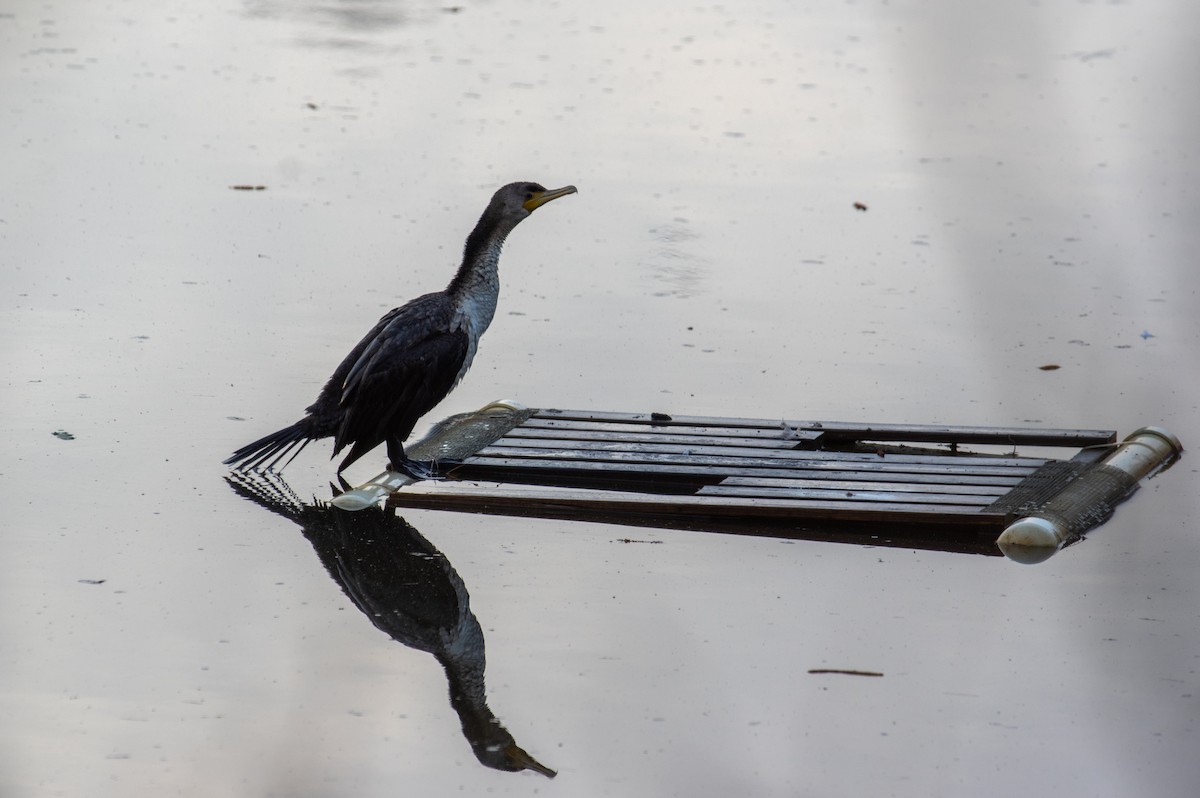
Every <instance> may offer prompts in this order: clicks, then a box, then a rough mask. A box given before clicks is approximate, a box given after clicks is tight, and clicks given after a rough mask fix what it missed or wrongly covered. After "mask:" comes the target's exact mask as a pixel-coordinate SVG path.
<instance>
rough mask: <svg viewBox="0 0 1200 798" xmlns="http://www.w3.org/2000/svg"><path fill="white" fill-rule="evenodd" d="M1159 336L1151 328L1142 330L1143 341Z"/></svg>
mask: <svg viewBox="0 0 1200 798" xmlns="http://www.w3.org/2000/svg"><path fill="white" fill-rule="evenodd" d="M1157 337H1158V336H1156V335H1155V334H1154V333H1152V332H1150V331H1149V330H1142V340H1143V341H1145V340H1147V339H1150V338H1157Z"/></svg>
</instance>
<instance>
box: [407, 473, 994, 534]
mask: <svg viewBox="0 0 1200 798" xmlns="http://www.w3.org/2000/svg"><path fill="white" fill-rule="evenodd" d="M389 502H390V504H392V505H393V506H396V507H427V508H437V509H450V510H465V511H491V512H495V511H497V510H510V511H512V512H516V513H520V512H522V511H525V512H530V511H533V510H535V509H538V508H539V507H542V508H549V507H556V506H558V507H569V508H574V509H589V510H594V511H597V512H625V513H629V512H635V513H643V514H645V513H649V514H655V515H664V516H688V515H699V516H720V517H730V516H733V517H739V518H746V519H749V518H764V519H780V518H783V519H812V520H832V519H837V520H848V521H879V520H885V519H886V520H892V521H903V522H905V523H925V524H956V525H978V526H988V527H997V526H999V525H1001V524H1003V522H1004V516H1003V515H1002V514H997V513H988V512H984V511H982V510H980V509H979V508H977V507H964V506H961V505H939V504H914V503H898V504H893V503H886V502H855V501H822V500H799V501H791V500H783V499H764V498H745V497H727V496H721V497H716V496H656V495H653V494H644V493H630V492H620V491H591V490H575V489H567V488H545V487H539V486H530V487H523V486H513V485H491V484H485V485H475V484H472V483H442V484H441V485H438V486H435V487H433V488H429V489H423V488H422V487H421V486H420V485H415V486H410V487H407V488H404V489H402V490H399V491H397V492H396V493H395V494H393V495H392V497H391V499H390V500H389Z"/></svg>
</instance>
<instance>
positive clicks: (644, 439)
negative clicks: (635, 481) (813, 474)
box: [504, 426, 818, 449]
mask: <svg viewBox="0 0 1200 798" xmlns="http://www.w3.org/2000/svg"><path fill="white" fill-rule="evenodd" d="M504 437H505V438H506V439H508V440H519V439H523V438H527V439H531V440H571V441H609V442H618V441H624V442H629V443H677V444H681V445H692V446H740V447H748V448H765V449H794V448H795V447H796V445H797V444H800V443H804V442H806V441H812V440H816V438H817V437H818V433H813V432H805V433H803V434H797V435H793V436H792V437H788V438H785V437H784V436H783V435H781V434H779V433H778V431H777V432H776V433H775V434H773V435H771V436H766V435H758V436H735V435H706V434H687V433H678V432H666V431H662V432H658V431H654V432H639V431H637V428H633V429H624V430H612V431H609V430H586V429H561V428H558V429H555V428H545V427H541V428H539V427H525V426H521V427H516V428H515V429H512V430H510V431H509V432H508V433H507V434H506V435H505V436H504Z"/></svg>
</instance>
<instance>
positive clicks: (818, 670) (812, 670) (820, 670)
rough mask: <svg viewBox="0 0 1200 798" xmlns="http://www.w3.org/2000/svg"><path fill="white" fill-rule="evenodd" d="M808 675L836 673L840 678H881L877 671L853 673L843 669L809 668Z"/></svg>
mask: <svg viewBox="0 0 1200 798" xmlns="http://www.w3.org/2000/svg"><path fill="white" fill-rule="evenodd" d="M808 672H809V673H816V674H820V673H837V674H841V675H842V676H883V674H882V673H880V672H879V671H854V670H845V669H843V668H809V670H808Z"/></svg>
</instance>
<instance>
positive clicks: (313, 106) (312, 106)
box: [304, 103, 317, 111]
mask: <svg viewBox="0 0 1200 798" xmlns="http://www.w3.org/2000/svg"><path fill="white" fill-rule="evenodd" d="M304 105H305V107H307V108H308V110H310V111H315V110H317V104H316V103H305V104H304Z"/></svg>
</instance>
